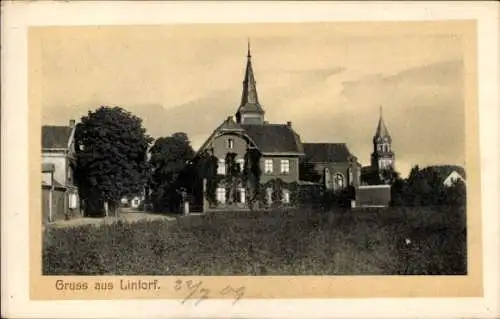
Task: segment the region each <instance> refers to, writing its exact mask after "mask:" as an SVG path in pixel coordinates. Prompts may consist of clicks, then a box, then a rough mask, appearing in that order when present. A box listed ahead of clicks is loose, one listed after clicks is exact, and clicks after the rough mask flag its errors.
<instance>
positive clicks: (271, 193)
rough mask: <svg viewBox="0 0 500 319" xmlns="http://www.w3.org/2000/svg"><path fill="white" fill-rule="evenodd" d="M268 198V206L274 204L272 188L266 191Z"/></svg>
mask: <svg viewBox="0 0 500 319" xmlns="http://www.w3.org/2000/svg"><path fill="white" fill-rule="evenodd" d="M266 198H267V203H268V204H271V203H272V202H273V189H272V188H270V187H268V188H267V189H266Z"/></svg>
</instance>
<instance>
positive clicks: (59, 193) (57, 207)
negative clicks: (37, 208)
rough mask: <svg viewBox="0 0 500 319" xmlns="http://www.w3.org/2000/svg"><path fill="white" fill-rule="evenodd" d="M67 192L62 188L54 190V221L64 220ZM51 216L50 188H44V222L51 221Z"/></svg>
mask: <svg viewBox="0 0 500 319" xmlns="http://www.w3.org/2000/svg"><path fill="white" fill-rule="evenodd" d="M65 197H66V192H65V191H64V190H62V189H54V190H53V191H52V221H56V220H64V219H65V213H66V204H65ZM49 217H50V188H49V187H43V188H42V218H43V223H47V222H49Z"/></svg>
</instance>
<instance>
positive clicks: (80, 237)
mask: <svg viewBox="0 0 500 319" xmlns="http://www.w3.org/2000/svg"><path fill="white" fill-rule="evenodd" d="M338 212H339V210H338V209H335V210H332V211H330V212H327V213H325V212H321V213H319V212H318V211H317V210H312V209H300V210H286V209H284V210H283V209H282V210H274V211H268V212H224V213H211V214H207V215H197V216H188V217H185V218H180V219H178V220H177V221H169V222H166V221H140V222H136V223H122V222H118V223H114V224H110V225H102V226H84V227H76V228H66V229H61V228H48V229H46V231H45V233H44V243H43V273H44V274H52V275H69V274H77V275H102V274H114V275H361V274H365V275H388V274H392V275H395V274H420V275H426V274H465V273H466V269H467V263H466V261H467V256H466V233H465V225H466V224H465V211H464V210H463V209H461V208H456V207H429V208H418V209H417V208H404V207H398V208H389V209H374V210H366V211H359V212H357V211H356V212H349V213H348V214H338ZM406 238H410V239H411V240H412V245H410V246H405V245H404V244H403V243H404V240H405V239H406Z"/></svg>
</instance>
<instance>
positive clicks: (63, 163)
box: [41, 120, 80, 222]
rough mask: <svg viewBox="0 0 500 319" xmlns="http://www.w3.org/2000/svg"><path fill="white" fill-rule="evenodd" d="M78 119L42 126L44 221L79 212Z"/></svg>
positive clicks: (69, 216)
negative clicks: (75, 176)
mask: <svg viewBox="0 0 500 319" xmlns="http://www.w3.org/2000/svg"><path fill="white" fill-rule="evenodd" d="M75 129H76V125H75V121H74V120H71V121H70V122H69V125H68V126H42V141H41V142H42V197H43V199H42V202H43V205H42V210H43V216H44V221H45V222H50V221H54V220H58V219H68V218H74V217H78V216H80V212H79V200H78V189H77V187H76V185H75V181H74V168H75V164H76V163H75V160H76V159H75V144H74V135H75Z"/></svg>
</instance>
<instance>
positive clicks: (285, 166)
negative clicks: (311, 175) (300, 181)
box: [281, 160, 290, 174]
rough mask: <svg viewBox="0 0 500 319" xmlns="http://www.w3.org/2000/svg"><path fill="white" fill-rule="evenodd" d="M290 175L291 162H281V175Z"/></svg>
mask: <svg viewBox="0 0 500 319" xmlns="http://www.w3.org/2000/svg"><path fill="white" fill-rule="evenodd" d="M288 173H290V161H289V160H281V174H288Z"/></svg>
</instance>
